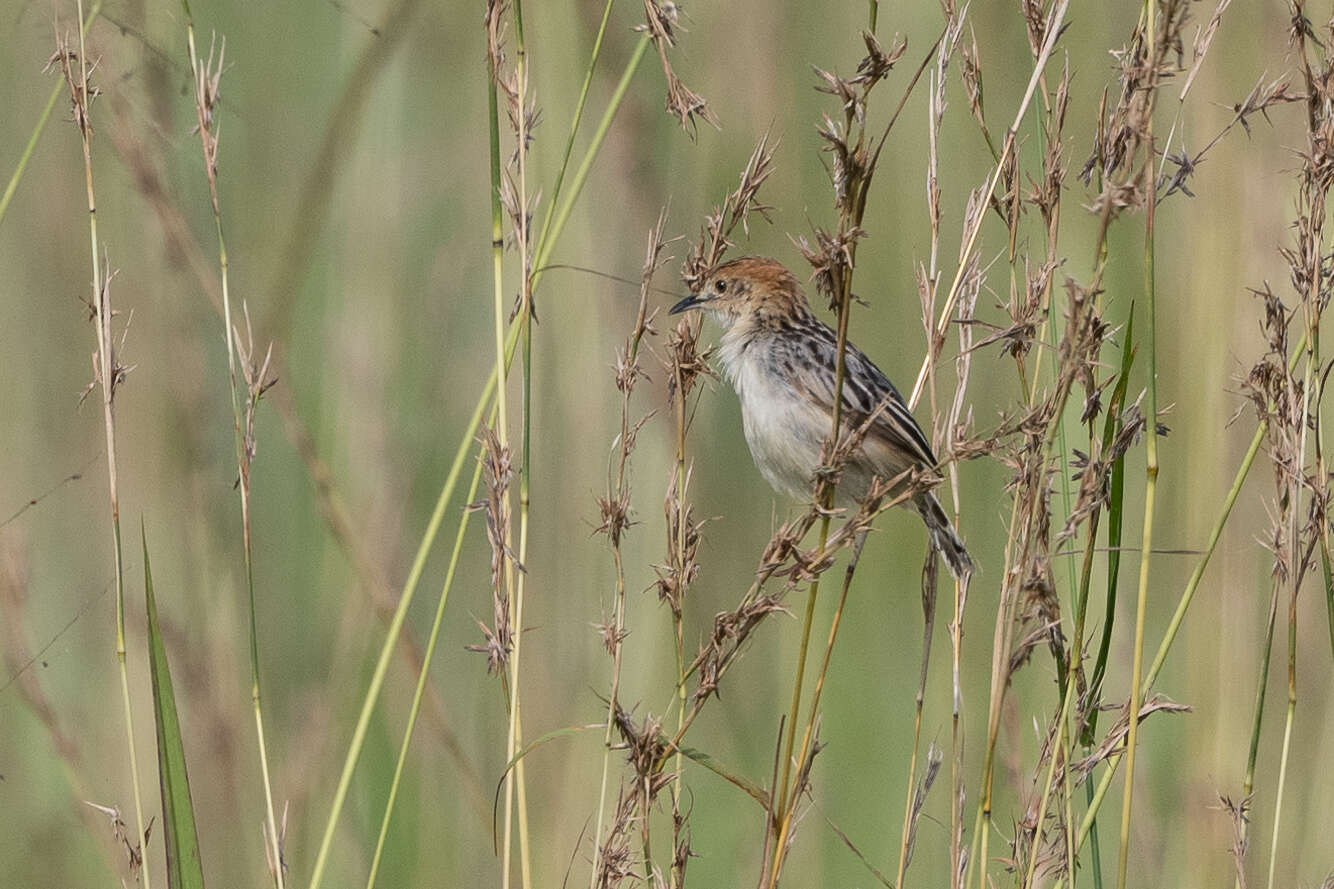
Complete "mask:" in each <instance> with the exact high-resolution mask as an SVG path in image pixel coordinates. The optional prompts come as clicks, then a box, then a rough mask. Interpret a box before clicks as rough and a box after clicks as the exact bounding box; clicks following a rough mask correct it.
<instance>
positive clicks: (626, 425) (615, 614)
mask: <svg viewBox="0 0 1334 889" xmlns="http://www.w3.org/2000/svg"><path fill="white" fill-rule="evenodd" d="M666 224H667V211H666V210H665V209H664V210H663V211H662V212H661V213H659V215H658V222H657V225H655V226H654V227H653V229H652V230H650V232H649V237H648V248H647V250H646V253H645V258H644V267H643V272H642V274H641V276H640V288H639V309H638V311H637V312H636V314H635V325H634V328H633V329H632V330H631V332H630V335H629V336H628V337H627V338H626V341H625V345H624V346H623V347H622V348H621V349H620V350H618V351H617V353H616V364H615V368H614V369H615V382H616V389H617V391H619V392H620V393H621V426H620V433H619V434H618V435H617V438H616V469H615V479H614V481H613V480H610V479H609V480H608V490H607V493H606V495H605V496H602V497H599V498H598V509H599V512H600V514H601V523H600V524H599V525H598V527H597V529H596V532H597V533H601V534H605V535H606V536H607V540H608V542H609V543H610V544H611V552H612V560H613V562H614V563H615V567H616V591H615V598H614V603H613V606H612V619H611V621H609V622H608V621H604V622H603V623H602V624H601V625H600V626H599V627H598V630H599V633H600V635H601V636H602V640H603V645H604V647H605V648H606V649H607V653H608V654H610V655H611V658H612V670H611V691H610V693H609V694H608V696H607V722H606V730H605V732H604V734H603V740H602V743H603V760H602V781H601V786H600V789H599V793H598V814H597V821H596V824H595V826H594V831H593V843H594V852H593V867H592V871H591V875H590V878H589V880H590V886H592V887H596V886H599V885H602V886H609V885H613V881H615V882H619V881H620V880H621V879H624V878H626V877H628V876H629V872H628V871H626V870H625V869H624V867H623V866H622V865H624V864H625V862H624V861H622V862H620V863H616V862H613V863H611V864H608V863H606V862H604V860H603V856H604V855H606V854H608V852H616V853H618V854H619V853H620V852H624V853H628V851H629V849H628V846H627V847H621V846H616V845H614V844H613V840H614V838H615V836H616V833H615V830H613V832H612V833H610V834H609V835H608V837H607V840H606V842H605V843H604V842H603V840H602V816H603V809H604V808H605V804H606V794H607V781H608V763H609V760H610V753H611V743H612V731H613V727H614V726H615V724H616V714H617V710H618V709H619V707H620V698H619V696H620V683H621V657H622V642H623V641H624V639H625V637H626V635H627V633H628V632H629V631H628V630H627V629H626V627H625V565H624V562H623V559H622V554H621V539H622V536H623V535H624V534H625V532H626V531H627V530H629V528H630V526H631V525H632V524H634V522H633V520H632V519H631V517H630V516H631V505H630V475H629V468H630V456H631V454H632V453H633V452H634V448H635V440H636V438H637V436H638V434H639V430H640V428H641V427H642V426H643V425H644V423H645V422H646V421H647V420H648V416H644V417H641V418H639V419H638V420H634V421H632V420H631V419H630V415H631V409H630V399H631V396H632V395H633V393H634V389H635V385H636V383H638V381H639V380H641V379H646V378H647V374H646V373H645V372H644V370H643V368H642V367H641V366H640V363H639V350H640V346H641V344H642V343H643V340H644V337H646V336H656V335H657V331H656V330H655V329H654V328H653V319H654V317H655V316H656V314H657V312H656V310H655V311H654V312H652V313H650V312H649V309H648V294H649V291H650V289H651V287H652V283H653V276H654V274H655V273H656V272H657V270H658V269H659V268H661V267H662V266H663V265H664V264H665V263H666V262H667V258H666V257H664V256H663V251H664V249H665V247H666V244H665V242H664V241H663V229H664V228H665V227H666ZM649 416H651V414H650V415H649ZM674 613H675V609H674ZM624 800H625V797H624V790H622V794H621V803H624ZM619 809H620V805H619V804H618V812H619ZM617 817H618V818H619V815H618V816H617Z"/></svg>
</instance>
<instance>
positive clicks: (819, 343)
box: [671, 256, 973, 577]
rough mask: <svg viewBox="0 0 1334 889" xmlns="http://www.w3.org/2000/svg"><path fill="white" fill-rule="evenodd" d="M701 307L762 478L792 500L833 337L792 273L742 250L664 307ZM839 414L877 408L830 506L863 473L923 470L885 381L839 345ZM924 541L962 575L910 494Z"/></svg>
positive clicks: (908, 424) (937, 522)
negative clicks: (717, 339) (713, 328)
mask: <svg viewBox="0 0 1334 889" xmlns="http://www.w3.org/2000/svg"><path fill="white" fill-rule="evenodd" d="M696 308H699V309H705V310H707V311H708V312H709V314H711V315H712V316H713V317H714V319H716V320H717V321H718V323H719V324H720V325H721V326H722V328H723V336H722V340H721V343H720V348H719V352H720V354H721V356H722V364H723V370H724V372H725V373H726V375H727V379H728V382H730V383H731V384H732V388H734V389H735V390H736V393H737V396H738V397H739V398H740V399H741V417H742V420H743V423H744V425H745V429H746V442H747V444H749V445H750V453H751V456H752V457H753V458H754V459H755V465H756V466H758V467H759V470H760V472H761V474H763V475H764V477H765V478H766V479H767V480H768V481H769V484H771V485H773V487H774V488H775V489H777V490H779V491H782V492H784V493H786V494H788V495H790V496H792V497H794V498H796V499H799V500H800V499H804V498H807V497H809V496H810V493H811V485H812V483H813V481H814V477H815V471H816V469H817V468H818V467H819V465H820V448H821V446H822V445H823V443H824V441H825V439H826V438H828V437H829V433H830V430H831V428H832V426H833V405H834V381H835V373H836V361H837V358H838V355H837V349H838V341H837V335H836V334H835V333H834V331H833V330H831V329H830V327H829V325H827V324H825V323H824V322H823V321H821V320H820V319H819V318H817V317H815V313H814V312H812V311H811V307H810V304H809V303H808V302H807V301H806V295H805V294H804V293H803V292H802V289H801V285H800V284H799V283H798V282H797V279H796V277H795V276H794V275H793V274H792V273H791V272H789V271H788V270H787V269H786V268H784V267H783V265H782V264H781V263H779V262H777V261H775V260H772V259H766V258H763V257H757V256H747V257H743V258H741V259H735V260H732V261H731V262H728V263H724V264H723V265H721V266H719V267H718V268H716V269H714V270H713V272H712V273H710V275H709V276H708V278H707V279H706V280H705V281H704V284H703V286H702V287H700V289H699V290H698V291H697V292H696V293H694V294H692V295H691V296H688V297H686V298H685V299H683V300H681V301H680V302H678V303H677V304H676V305H674V306H672V308H671V312H672V314H676V313H677V312H684V311H687V310H689V309H696ZM845 362H846V368H845V373H844V380H843V390H842V402H843V408H842V416H843V417H844V418H846V419H845V423H846V424H847V425H848V426H849V427H850V426H851V425H852V423H853V422H854V421H856V419H857V418H858V417H860V418H863V419H864V418H865V417H868V416H870V415H871V414H872V413H873V412H874V411H875V410H876V409H877V408H878V407H880V405H881V404H882V403H884V405H885V407H884V409H883V410H881V412H880V414H879V415H878V416H877V417H876V419H875V420H874V421H873V422H872V424H871V427H870V429H869V431H868V432H867V435H866V438H865V439H864V440H863V442H862V444H861V447H860V448H859V449H858V450H857V451H856V452H855V453H854V454H853V456H852V458H851V459H850V460H849V461H848V463H847V465H846V466H845V467H844V469H843V476H842V479H841V480H840V482H839V485H838V488H837V489H836V491H835V503H836V504H838V505H840V506H846V505H849V504H851V503H854V502H859V501H861V500H862V499H863V498H864V497H865V496H866V492H867V490H868V489H869V488H870V485H871V479H872V478H873V477H874V476H879V477H881V478H882V479H887V480H888V479H892V478H894V477H896V476H898V475H899V474H900V473H902V472H904V471H905V470H909V469H927V470H933V469H935V467H936V458H935V456H934V455H933V454H932V453H931V444H930V442H928V441H927V438H926V436H925V435H924V434H923V433H922V428H921V427H920V426H918V425H917V421H916V420H914V419H913V416H912V414H911V413H910V412H909V411H908V405H907V404H906V403H905V402H904V400H903V396H902V395H900V394H899V391H898V390H897V389H895V388H894V384H893V383H891V382H890V381H889V378H888V377H886V376H885V375H884V373H882V372H881V370H880V368H878V367H876V366H875V364H873V363H872V362H871V359H869V358H867V357H866V355H864V354H863V353H862V351H861V350H860V349H858V348H857V347H856V346H854V345H853V344H852V343H847V351H846V353H845ZM912 505H913V507H914V508H915V509H916V510H917V512H918V514H919V515H921V517H922V521H924V522H925V523H926V528H927V531H929V532H930V534H931V543H932V545H933V546H934V547H935V549H936V550H937V551H939V552H940V553H941V554H942V555H943V556H944V557H945V562H946V564H948V565H949V569H950V573H951V574H953V575H954V576H955V577H963V576H965V575H969V574H972V571H973V560H972V559H971V558H970V557H969V555H968V551H967V550H966V549H965V548H964V545H963V541H962V540H960V539H959V535H958V534H957V533H956V532H955V530H954V527H953V526H952V525H951V524H950V520H949V518H948V517H947V516H946V515H945V511H944V510H943V509H941V507H940V501H938V500H937V499H936V497H935V495H934V494H932V493H931V492H930V491H925V492H922V493H920V494H917V495H916V496H915V497H914V498H913V500H912Z"/></svg>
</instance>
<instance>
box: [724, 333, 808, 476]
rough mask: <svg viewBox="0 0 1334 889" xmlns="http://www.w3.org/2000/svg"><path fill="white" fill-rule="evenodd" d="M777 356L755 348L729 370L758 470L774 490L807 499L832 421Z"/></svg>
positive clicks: (747, 441) (747, 438)
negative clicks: (799, 387) (798, 386)
mask: <svg viewBox="0 0 1334 889" xmlns="http://www.w3.org/2000/svg"><path fill="white" fill-rule="evenodd" d="M773 358H774V356H773V355H771V354H769V353H768V352H766V351H765V350H764V349H762V348H759V347H756V346H754V345H752V346H751V348H750V349H749V350H747V352H746V354H744V355H742V356H740V360H739V361H737V362H735V363H734V364H733V365H732V366H730V367H728V377H729V378H730V379H731V381H732V385H733V387H734V388H735V389H736V392H737V396H738V398H739V399H740V400H741V417H742V422H743V425H744V427H745V432H746V443H747V444H748V445H749V446H750V453H751V456H752V457H753V458H754V459H755V465H756V467H757V468H758V469H759V470H760V473H761V474H762V475H763V476H764V477H765V479H766V480H768V482H769V484H771V485H772V486H773V487H775V488H777V489H778V490H779V491H782V492H784V493H786V494H788V495H790V496H792V497H794V498H797V499H803V498H805V497H808V496H809V495H810V489H811V479H812V478H813V477H814V475H815V470H816V467H817V466H819V463H820V446H821V445H822V444H823V442H824V439H825V437H826V436H827V435H828V434H829V424H830V417H829V414H828V412H827V411H825V410H823V409H822V408H820V407H819V406H818V405H815V404H813V403H812V402H811V401H810V400H809V399H807V398H806V397H804V396H803V395H802V394H801V393H799V392H798V391H797V389H796V388H794V387H793V385H792V383H791V380H790V379H789V378H788V376H787V375H785V374H784V373H783V371H782V368H781V366H776V365H781V362H775V361H774V360H772V359H773ZM724 360H725V358H724Z"/></svg>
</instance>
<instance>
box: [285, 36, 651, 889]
mask: <svg viewBox="0 0 1334 889" xmlns="http://www.w3.org/2000/svg"><path fill="white" fill-rule="evenodd" d="M648 45H649V38H648V37H647V36H643V37H641V38H640V40H639V42H638V43H637V44H636V46H635V49H634V52H633V53H632V54H631V56H630V59H629V60H628V61H627V62H626V66H625V70H624V71H623V72H622V74H621V78H620V80H619V81H618V82H617V85H616V89H615V90H614V91H613V92H612V95H611V98H610V99H609V100H608V102H607V107H606V109H605V110H604V111H603V114H602V117H601V118H600V119H599V120H598V124H597V126H596V127H595V129H594V131H593V136H592V140H591V142H590V143H589V146H588V148H587V150H586V151H585V152H584V156H583V158H582V159H581V161H580V164H579V166H578V168H577V169H576V171H575V176H574V179H573V180H572V181H571V186H570V189H569V191H568V192H567V193H566V194H565V197H564V199H563V200H562V202H561V204H560V208H559V209H558V210H557V211H556V214H555V217H554V218H555V221H554V222H553V223H552V227H551V233H550V235H549V237H548V238H547V239H546V240H539V242H538V245H537V251H536V253H537V257H538V259H537V261H536V262H535V263H534V269H535V270H534V272H533V280H532V285H531V286H532V287H533V288H534V289H535V288H536V287H537V283H538V281H539V280H540V279H541V277H542V272H543V269H544V267H545V266H546V265H547V262H546V260H547V259H548V258H549V257H550V255H551V250H552V249H553V246H554V244H555V242H556V241H557V240H558V239H559V238H560V234H561V232H562V231H563V230H564V228H565V224H566V223H567V222H568V221H569V217H570V213H571V211H572V210H573V207H574V204H575V203H576V201H577V200H578V198H579V194H580V192H581V191H582V189H583V185H584V182H585V181H586V180H587V178H588V174H589V171H590V170H591V169H592V166H593V160H594V158H595V157H596V156H597V153H598V151H599V149H601V147H602V144H603V142H604V141H605V140H606V137H607V133H608V132H609V131H610V129H611V122H612V120H613V119H614V118H615V117H616V112H617V111H618V110H619V109H620V106H621V102H622V100H623V99H624V98H625V94H626V92H627V90H628V89H629V86H630V81H631V79H632V78H633V77H634V73H635V71H636V70H638V68H639V63H640V62H641V61H642V60H643V58H644V52H645V51H646V50H647V49H648ZM519 333H520V325H518V324H511V325H510V329H509V331H508V332H507V333H506V335H505V342H504V348H505V362H504V371H503V374H507V373H508V371H509V365H510V362H511V361H512V360H513V355H514V350H515V347H516V345H517V343H518V338H519ZM497 376H498V369H497V368H495V367H493V368H492V369H491V373H490V376H489V377H488V378H487V380H486V382H485V383H484V384H483V386H482V391H481V393H480V395H479V396H478V400H477V405H476V406H475V407H474V409H473V412H472V416H471V417H470V418H469V420H468V423H467V424H466V425H465V427H464V430H463V434H462V436H461V440H460V442H459V446H458V448H457V449H456V450H455V453H454V459H453V462H452V463H451V465H450V468H449V472H448V473H447V475H446V478H445V482H444V485H443V486H442V487H441V490H440V495H439V497H437V499H436V504H435V508H434V509H433V510H432V513H431V517H430V519H429V520H428V522H427V525H426V530H425V531H424V532H423V533H422V539H421V542H420V543H419V544H418V547H417V553H416V555H415V556H414V558H413V562H412V566H411V568H410V569H409V571H408V577H407V580H406V581H404V585H403V592H402V594H401V595H400V596H399V599H398V606H397V607H396V608H395V610H394V614H393V617H392V618H391V619H390V622H389V629H388V630H387V631H386V634H385V641H384V643H383V645H382V646H381V650H380V655H379V657H378V659H377V661H376V665H375V670H374V672H373V673H372V675H371V681H370V684H369V685H368V687H367V690H366V694H365V697H364V699H363V701H362V707H361V711H360V713H359V715H358V717H357V724H356V727H355V728H354V729H353V733H352V740H351V741H350V742H349V744H348V751H347V754H346V755H345V757H344V761H343V767H342V771H341V772H340V774H339V778H338V784H337V786H336V788H335V790H334V798H333V802H332V803H331V805H330V811H329V817H328V819H327V820H326V822H325V826H324V833H323V836H322V838H321V840H320V847H319V851H318V852H317V854H316V859H315V865H314V867H313V869H312V871H311V880H310V889H319V886H320V885H321V883H322V882H323V878H324V870H325V868H326V867H327V866H328V859H329V852H330V851H331V849H332V846H333V835H334V831H335V829H336V828H337V824H338V817H339V816H340V815H341V814H342V810H343V804H344V802H345V801H346V799H347V791H348V788H349V786H350V785H351V781H352V773H353V771H354V770H355V769H356V764H357V760H358V759H359V758H360V756H361V748H362V745H363V744H364V743H365V739H366V731H367V728H368V727H369V725H370V715H371V713H372V711H373V710H374V709H375V704H376V701H377V700H378V699H379V695H380V690H381V689H382V688H383V686H384V678H385V674H386V672H387V670H388V666H389V658H390V655H391V654H392V652H393V649H394V645H395V644H396V642H397V641H398V636H399V634H400V632H401V631H402V628H403V621H404V619H405V618H406V616H407V611H408V608H409V606H410V605H411V604H412V599H413V597H414V595H415V593H416V590H417V584H418V582H419V581H420V580H421V574H422V571H423V569H424V567H425V564H426V557H427V555H429V553H430V551H431V548H432V547H433V546H434V544H435V537H436V534H437V533H439V530H440V524H441V522H442V521H443V519H444V513H445V508H446V507H447V506H448V505H449V503H450V501H451V500H452V499H453V496H454V489H455V487H456V486H457V484H458V479H459V475H460V474H461V473H462V470H463V463H464V461H465V460H466V459H467V457H468V454H469V452H470V451H471V450H472V447H473V438H474V436H475V435H476V433H477V429H478V427H479V426H480V425H481V422H482V417H483V415H484V414H485V413H486V411H487V409H488V406H489V405H490V404H491V401H492V394H493V392H494V390H495V388H496V380H497ZM448 590H449V586H448V585H447V586H446V587H445V588H444V591H443V592H442V595H447V594H448ZM427 666H429V665H428V664H423V669H426V667H427ZM410 728H411V726H409V730H410Z"/></svg>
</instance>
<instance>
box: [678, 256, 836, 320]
mask: <svg viewBox="0 0 1334 889" xmlns="http://www.w3.org/2000/svg"><path fill="white" fill-rule="evenodd" d="M690 309H706V310H708V312H709V313H710V314H712V315H713V317H714V318H715V319H716V320H717V321H718V323H719V324H721V325H722V326H723V329H724V330H730V329H731V328H732V327H733V326H734V325H736V324H738V323H742V324H743V325H746V326H750V325H759V326H762V327H771V326H778V325H781V324H783V323H786V322H790V321H794V320H799V319H801V318H802V317H804V316H805V315H807V314H809V312H810V307H809V305H808V304H807V302H806V296H805V294H804V293H802V290H801V284H800V283H798V281H797V279H796V276H795V275H793V274H792V273H791V272H789V271H788V270H787V269H786V268H784V267H783V264H782V263H780V262H778V261H777V260H773V259H767V258H765V257H762V256H745V257H742V258H741V259H734V260H732V261H731V262H725V263H723V264H722V265H720V266H718V267H717V268H715V269H713V271H711V272H710V273H709V274H708V276H707V277H706V278H705V279H704V283H703V284H702V285H701V286H700V288H699V289H698V290H697V291H695V292H694V293H692V294H691V295H690V296H687V297H686V298H685V299H683V300H681V301H680V302H678V303H677V304H676V305H674V306H672V308H671V314H673V315H675V314H676V313H678V312H685V311H688V310H690Z"/></svg>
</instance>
